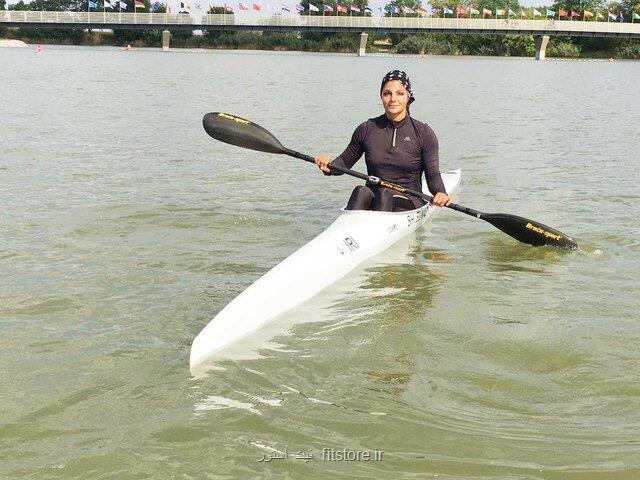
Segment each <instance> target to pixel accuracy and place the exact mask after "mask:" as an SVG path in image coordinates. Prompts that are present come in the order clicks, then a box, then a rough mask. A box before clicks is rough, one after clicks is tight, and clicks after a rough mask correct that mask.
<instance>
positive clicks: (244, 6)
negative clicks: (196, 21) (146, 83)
mask: <svg viewBox="0 0 640 480" xmlns="http://www.w3.org/2000/svg"><path fill="white" fill-rule="evenodd" d="M479 8H480V7H478V9H476V8H473V7H456V8H455V9H453V8H447V7H443V8H442V9H437V8H432V9H431V12H428V11H427V10H426V9H424V8H423V7H422V5H421V4H420V2H419V3H418V4H416V5H415V6H414V7H408V6H403V7H402V8H400V7H398V6H396V5H392V4H389V5H386V6H384V7H378V11H379V12H380V13H381V14H382V13H383V12H388V13H389V14H391V15H393V14H396V15H400V14H405V15H406V14H416V13H417V14H418V15H424V16H426V15H429V13H431V14H436V15H437V14H442V15H443V16H444V17H446V16H447V15H451V16H453V15H455V16H456V17H462V16H471V15H478V16H480V15H482V17H492V16H494V15H495V17H496V18H497V17H506V18H509V17H515V18H517V17H518V14H516V12H514V11H513V10H512V9H511V8H509V9H503V8H496V9H495V11H494V10H489V9H487V8H482V9H481V10H480V9H479ZM238 10H240V11H250V10H252V11H256V12H261V11H263V10H264V9H263V6H262V4H260V3H252V4H249V3H242V2H240V3H238ZM267 10H269V11H274V7H273V6H271V5H267ZM280 10H282V11H284V12H289V13H290V12H292V11H293V9H292V8H291V7H290V5H287V4H285V3H283V4H282V5H281V8H280ZM295 10H296V11H297V12H298V13H302V12H304V11H305V8H304V7H303V6H302V5H300V4H297V5H296V6H295ZM223 11H225V12H229V13H233V12H234V7H232V6H231V5H229V4H227V3H225V4H224V6H223ZM308 11H309V13H311V12H322V13H323V14H324V13H336V14H337V13H349V12H352V13H362V12H363V11H364V13H365V14H366V13H369V14H371V13H372V10H371V8H369V7H365V8H364V9H360V8H359V7H357V6H355V5H350V6H346V5H342V4H340V3H337V4H336V7H335V8H334V7H332V6H330V5H325V4H323V5H322V8H319V7H317V6H316V5H313V4H312V3H309V4H308ZM606 14H607V16H606V19H607V20H613V21H616V20H618V21H620V22H624V15H623V13H622V12H621V11H620V12H618V13H615V12H611V11H607V12H606ZM519 16H520V17H521V18H528V17H533V18H535V17H543V16H544V17H546V18H555V17H556V16H557V17H558V18H559V19H561V18H569V19H572V20H573V19H574V18H580V17H582V18H583V19H585V20H586V19H590V18H595V19H596V21H597V20H604V19H605V16H604V14H603V13H602V12H597V11H596V12H595V13H594V12H592V11H589V10H583V12H582V13H580V12H578V11H576V10H571V11H569V12H568V11H566V10H564V9H562V8H560V9H559V10H558V11H555V10H550V9H546V11H545V13H544V15H543V13H542V12H540V10H538V9H535V8H531V9H522V10H521V11H520V15H519ZM631 20H632V21H634V20H640V14H638V13H635V12H633V15H632V18H631Z"/></svg>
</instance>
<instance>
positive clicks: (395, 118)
mask: <svg viewBox="0 0 640 480" xmlns="http://www.w3.org/2000/svg"><path fill="white" fill-rule="evenodd" d="M385 115H386V116H387V118H388V119H389V120H391V121H392V122H393V123H398V122H401V121H402V120H404V119H405V117H406V116H407V111H406V110H403V111H402V112H398V113H396V114H395V115H393V114H390V113H388V112H385Z"/></svg>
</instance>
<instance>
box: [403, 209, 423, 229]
mask: <svg viewBox="0 0 640 480" xmlns="http://www.w3.org/2000/svg"><path fill="white" fill-rule="evenodd" d="M426 215H427V208H425V207H422V208H421V209H420V210H417V211H415V212H411V213H409V214H408V215H407V226H409V227H410V226H411V225H413V224H414V223H416V222H419V221H420V220H422V219H423V218H424V217H425V216H426Z"/></svg>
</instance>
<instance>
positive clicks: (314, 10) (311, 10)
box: [309, 4, 320, 12]
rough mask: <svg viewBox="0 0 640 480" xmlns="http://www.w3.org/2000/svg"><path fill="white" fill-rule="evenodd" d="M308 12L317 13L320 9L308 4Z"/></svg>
mask: <svg viewBox="0 0 640 480" xmlns="http://www.w3.org/2000/svg"><path fill="white" fill-rule="evenodd" d="M309 11H310V12H319V11H320V9H319V8H318V7H316V6H315V5H311V4H309Z"/></svg>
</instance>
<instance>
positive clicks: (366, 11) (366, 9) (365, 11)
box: [364, 7, 373, 15]
mask: <svg viewBox="0 0 640 480" xmlns="http://www.w3.org/2000/svg"><path fill="white" fill-rule="evenodd" d="M364 13H365V14H367V13H369V15H371V14H372V13H373V12H372V11H371V9H370V8H369V7H364Z"/></svg>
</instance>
